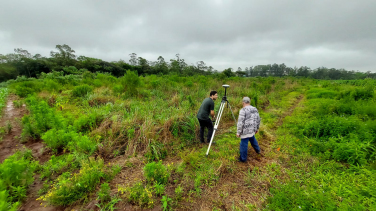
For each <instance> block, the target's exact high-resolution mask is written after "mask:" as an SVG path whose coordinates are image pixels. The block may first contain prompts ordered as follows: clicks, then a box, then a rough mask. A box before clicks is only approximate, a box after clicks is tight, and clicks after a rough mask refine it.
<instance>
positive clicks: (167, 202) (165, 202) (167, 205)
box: [161, 196, 172, 211]
mask: <svg viewBox="0 0 376 211" xmlns="http://www.w3.org/2000/svg"><path fill="white" fill-rule="evenodd" d="M171 201H172V199H171V198H169V197H168V196H162V199H161V202H162V208H163V211H165V210H170V209H171Z"/></svg>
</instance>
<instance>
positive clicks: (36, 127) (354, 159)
mask: <svg viewBox="0 0 376 211" xmlns="http://www.w3.org/2000/svg"><path fill="white" fill-rule="evenodd" d="M60 47H62V46H60ZM64 49H65V50H67V51H69V49H67V48H66V47H64V48H62V50H64ZM71 53H73V52H71ZM58 54H59V53H57V54H56V55H55V54H54V59H56V61H59V64H60V66H56V69H55V70H58V71H51V72H46V73H40V75H39V76H38V78H26V77H18V78H17V79H16V80H10V81H8V82H7V85H8V89H9V92H10V93H13V94H16V95H18V96H19V97H20V98H21V99H20V100H17V102H16V101H15V102H16V103H14V105H16V104H17V103H18V104H19V105H20V106H19V107H21V106H22V104H23V103H25V104H26V108H27V109H28V111H29V112H28V113H27V115H25V116H24V117H23V118H22V135H21V139H22V141H28V140H31V139H32V140H40V141H42V142H43V143H44V144H45V146H46V148H47V149H44V150H46V151H47V150H48V152H49V156H51V157H50V158H49V160H48V161H46V162H43V163H42V164H41V165H38V164H37V163H36V162H35V161H33V159H32V158H31V156H30V155H28V156H26V157H25V155H23V156H21V157H22V158H21V157H20V155H17V156H18V157H17V156H16V155H13V156H14V158H13V157H9V158H8V159H7V160H8V161H7V160H5V161H4V162H3V163H2V164H0V165H1V166H9V165H10V164H9V162H10V161H9V159H10V160H12V162H13V163H15V162H19V163H20V166H22V168H21V167H20V171H19V172H20V173H19V174H21V175H22V176H25V175H28V180H26V179H25V180H22V182H23V183H22V184H13V183H12V185H8V184H9V183H4V182H2V183H0V187H3V186H4V188H3V189H0V198H2V199H3V198H4V199H6V204H5V205H2V204H0V206H6V207H7V209H11V208H12V207H13V208H14V209H16V207H17V206H18V205H19V204H20V203H22V200H23V199H24V198H25V193H26V192H25V191H26V190H27V188H28V185H29V184H30V181H32V179H34V178H33V173H34V172H35V171H37V172H38V173H39V174H40V176H39V179H40V180H42V182H43V188H42V189H41V190H40V191H39V194H40V198H39V200H41V201H42V203H43V204H44V205H52V206H59V205H61V206H65V207H69V206H74V205H77V206H82V207H84V206H86V205H87V204H88V203H89V202H91V201H93V200H96V199H97V200H98V201H97V202H96V203H97V206H98V207H99V208H100V209H101V210H114V209H115V207H116V206H117V203H118V204H126V203H128V205H129V204H131V206H137V207H141V208H153V207H156V206H157V207H160V208H162V209H164V210H169V209H177V210H179V209H192V210H195V209H199V207H198V206H199V205H203V203H206V204H204V205H205V207H209V208H210V209H213V210H218V209H231V210H246V209H251V210H252V209H255V210H257V209H266V210H297V209H305V210H312V209H317V210H321V209H326V208H328V209H338V210H346V209H349V210H372V209H374V206H375V194H376V193H375V190H374V189H373V188H372V187H374V186H375V184H374V181H376V180H375V179H376V178H375V176H374V175H375V159H376V157H375V156H376V151H375V150H376V149H375V142H376V139H375V137H376V109H375V106H374V105H375V101H376V95H375V93H374V92H375V90H374V89H375V85H376V82H375V81H374V80H373V79H365V80H352V81H347V80H337V81H325V80H323V81H321V80H315V79H306V78H294V77H282V78H275V77H265V78H263V77H251V78H247V77H232V74H233V73H232V72H231V70H227V71H226V72H224V73H223V74H222V73H221V74H212V75H210V76H205V75H194V76H190V74H189V72H185V71H187V70H185V69H179V67H180V66H179V64H182V62H183V61H181V59H180V58H179V59H176V60H174V61H172V62H171V67H169V66H163V63H161V64H160V66H158V68H159V69H158V70H159V71H165V73H168V71H169V70H170V69H169V68H171V69H172V70H173V71H176V73H178V72H179V71H182V74H181V75H186V76H184V77H182V76H179V75H177V74H169V75H164V76H163V77H160V76H156V75H149V74H152V73H154V72H153V71H155V70H154V69H153V68H154V67H149V68H146V66H142V65H141V66H140V67H138V65H128V64H126V63H124V62H123V63H121V62H119V64H120V63H121V65H122V66H121V67H122V68H120V69H119V68H115V66H117V65H119V64H118V63H111V65H113V66H106V67H107V70H106V71H102V73H99V71H92V70H93V69H94V66H93V67H92V66H90V65H93V64H96V65H99V64H101V63H100V62H101V61H98V60H94V59H92V58H86V57H85V58H80V59H78V58H77V59H76V58H75V57H71V58H69V59H67V58H62V57H60V56H59V55H58ZM78 61H80V62H82V64H84V63H85V62H86V63H85V65H87V66H78V65H77V64H79V63H77V62H78ZM84 61H85V62H84ZM140 62H142V61H140ZM143 62H144V61H143ZM179 62H180V63H179ZM67 64H69V66H67ZM142 64H143V65H145V64H144V63H142ZM73 65H77V67H73ZM127 65H128V66H127ZM59 67H61V69H60V68H59ZM112 67H113V68H112ZM117 67H119V66H117ZM125 67H127V69H126V70H125V69H124V68H125ZM97 68H98V69H101V68H102V66H101V67H97ZM111 68H112V69H111ZM137 68H141V69H137ZM155 68H156V67H155ZM166 68H167V69H166ZM132 70H133V71H132ZM134 70H137V71H138V70H142V71H139V72H135V71H134ZM191 70H192V71H195V70H194V69H191ZM111 71H112V72H111ZM103 72H107V73H103ZM108 72H111V73H112V74H113V75H111V74H109V73H108ZM183 73H184V74H183ZM139 75H140V76H139ZM228 76H229V77H228ZM359 77H360V76H359ZM224 83H227V84H230V85H231V88H230V89H229V90H228V96H229V100H230V102H231V105H232V107H233V111H234V113H235V116H237V114H238V113H239V110H240V109H241V99H242V97H243V96H250V97H251V99H252V102H251V103H252V105H254V106H256V107H257V108H258V110H259V113H260V115H261V118H262V125H261V127H260V130H259V133H258V134H257V135H256V138H257V140H259V142H260V144H261V148H262V150H263V152H265V154H264V156H265V157H256V155H255V153H254V152H253V151H252V150H251V149H250V151H249V160H250V161H249V162H248V163H246V164H239V163H237V161H236V160H237V157H238V153H239V139H237V138H235V131H236V128H235V126H234V125H235V123H234V122H233V119H232V115H231V112H230V111H229V109H225V112H224V114H223V116H222V119H221V124H220V128H219V130H218V133H217V135H216V137H215V141H216V144H215V145H213V146H212V149H211V151H210V154H209V157H208V158H205V157H204V154H205V152H206V150H207V148H206V145H200V144H199V143H198V142H199V141H198V139H197V135H198V133H199V123H198V121H197V118H196V112H197V110H198V108H199V106H200V103H201V102H202V100H203V99H204V98H205V97H207V96H208V94H209V92H210V91H211V90H217V91H219V95H220V98H221V95H223V94H224V93H223V88H222V87H221V85H222V84H224ZM220 98H219V99H220ZM4 99H5V98H4ZM4 102H5V101H4ZM219 105H220V100H218V101H217V102H216V103H215V111H218V108H219ZM4 126H5V127H3V130H4V134H5V132H6V130H7V128H9V127H7V126H6V125H4ZM16 157H17V159H16ZM21 164H22V165H21ZM12 165H13V164H12ZM0 169H2V167H1V168H0ZM4 172H5V171H4ZM0 173H1V171H0ZM13 173H14V172H6V173H4V174H1V175H5V176H4V178H14V175H13V176H12V177H9V175H8V174H10V175H12V174H13ZM119 173H120V176H116V175H118V174H119ZM115 177H116V179H115V180H114V178H115ZM128 177H129V178H128ZM0 178H1V180H2V181H5V179H3V177H0ZM19 178H21V177H19ZM119 180H120V181H121V182H119ZM123 180H124V182H123ZM20 181H21V180H20ZM18 182H19V181H18ZM1 184H6V185H3V186H1ZM14 188H18V189H14ZM114 188H117V192H116V193H115V191H114V190H113V189H114ZM4 190H6V191H4ZM233 190H235V191H233ZM244 195H246V196H247V197H244ZM128 205H127V206H128ZM0 210H1V209H0Z"/></svg>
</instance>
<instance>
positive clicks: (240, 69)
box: [236, 67, 246, 77]
mask: <svg viewBox="0 0 376 211" xmlns="http://www.w3.org/2000/svg"><path fill="white" fill-rule="evenodd" d="M236 76H238V77H243V76H246V73H245V71H243V70H242V68H241V67H238V70H237V71H236Z"/></svg>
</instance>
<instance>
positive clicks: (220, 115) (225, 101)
mask: <svg viewBox="0 0 376 211" xmlns="http://www.w3.org/2000/svg"><path fill="white" fill-rule="evenodd" d="M222 86H223V87H224V88H225V96H223V97H222V102H221V106H220V107H219V111H218V115H217V119H216V120H215V124H214V131H213V135H212V137H211V139H210V142H209V148H208V151H206V156H208V154H209V150H210V146H211V145H212V143H213V139H214V135H215V132H216V131H217V128H218V125H219V121H221V117H222V114H223V110H224V108H225V104H226V103H227V108H230V110H231V114H232V117H233V118H234V121H235V124H236V119H235V116H234V112H232V109H231V105H230V102H228V100H227V95H226V93H227V92H226V91H227V88H229V87H230V85H227V84H224V85H222Z"/></svg>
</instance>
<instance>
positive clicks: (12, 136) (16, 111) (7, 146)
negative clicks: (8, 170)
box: [0, 95, 62, 211]
mask: <svg viewBox="0 0 376 211" xmlns="http://www.w3.org/2000/svg"><path fill="white" fill-rule="evenodd" d="M14 100H18V98H17V96H15V95H9V97H8V101H7V106H6V107H5V108H4V110H3V116H2V118H1V121H0V126H1V127H5V128H6V127H7V126H8V125H9V124H10V125H11V128H12V129H11V130H10V132H9V133H8V134H5V135H4V137H3V140H2V142H0V163H1V162H3V161H4V160H5V159H6V158H8V157H9V156H11V155H13V154H14V153H15V152H16V151H17V150H22V149H23V148H28V149H30V150H31V151H32V154H33V157H34V158H35V160H37V161H39V162H40V163H43V162H45V161H47V160H49V158H50V156H51V155H50V152H49V151H47V150H44V146H45V145H44V144H43V143H42V141H41V140H29V141H27V142H25V143H21V142H20V137H21V133H22V127H21V119H22V117H23V116H24V115H25V114H27V113H28V111H27V110H26V107H25V105H23V106H22V107H20V108H16V107H14V105H13V101H14ZM41 187H42V182H41V181H40V180H39V178H38V176H36V178H35V180H34V182H33V184H31V185H30V186H29V189H28V193H27V194H28V195H27V197H26V200H25V201H24V203H23V205H22V206H21V207H20V208H19V210H35V211H39V210H40V211H52V210H62V209H61V208H56V207H41V206H40V203H39V202H38V201H36V199H37V197H38V190H39V189H40V188H41Z"/></svg>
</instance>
